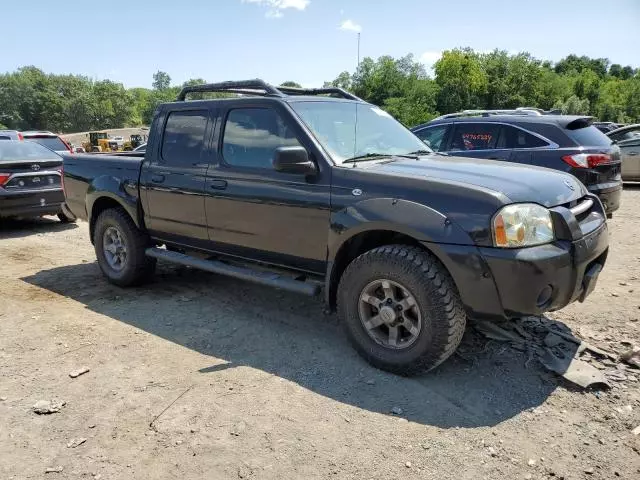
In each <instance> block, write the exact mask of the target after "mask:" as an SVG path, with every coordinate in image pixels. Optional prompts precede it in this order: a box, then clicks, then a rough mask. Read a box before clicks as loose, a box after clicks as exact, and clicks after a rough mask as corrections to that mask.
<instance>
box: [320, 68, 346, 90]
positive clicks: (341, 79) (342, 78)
mask: <svg viewBox="0 0 640 480" xmlns="http://www.w3.org/2000/svg"><path fill="white" fill-rule="evenodd" d="M351 78H352V77H351V74H350V73H349V72H342V73H341V74H340V75H338V76H337V77H336V79H335V80H333V81H332V82H324V86H325V87H338V88H342V89H344V90H351V87H352V81H351Z"/></svg>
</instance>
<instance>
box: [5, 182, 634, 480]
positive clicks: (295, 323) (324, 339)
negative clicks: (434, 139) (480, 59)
mask: <svg viewBox="0 0 640 480" xmlns="http://www.w3.org/2000/svg"><path fill="white" fill-rule="evenodd" d="M622 204H623V207H622V209H621V211H620V212H618V213H617V214H616V216H615V218H614V219H613V220H612V221H611V222H610V227H611V243H612V247H611V253H610V255H609V260H608V264H607V266H606V268H605V270H604V271H603V273H602V275H601V276H600V281H599V284H598V286H597V288H596V291H595V292H594V293H593V295H592V296H590V297H589V298H588V300H587V301H586V302H585V303H583V304H574V305H571V306H569V307H567V308H566V309H564V310H563V311H561V312H557V313H554V314H551V315H549V316H550V317H551V318H552V319H555V320H557V321H560V322H563V323H564V324H566V325H567V326H568V327H569V328H571V330H572V331H573V332H574V334H576V335H579V336H581V337H582V338H585V339H588V340H589V342H591V343H592V344H595V345H598V346H600V347H602V348H606V349H609V350H612V351H614V352H621V351H624V350H625V349H626V348H628V343H625V342H630V343H636V344H638V343H640V322H639V321H638V320H639V318H640V247H639V245H640V213H639V210H638V206H640V188H638V187H635V188H632V187H630V188H628V189H626V190H625V192H624V197H623V202H622ZM0 258H2V260H3V261H2V267H1V271H2V273H1V276H0V299H1V302H0V325H1V326H2V327H1V332H2V334H1V335H0V479H3V480H4V479H32V478H47V479H56V478H86V479H92V478H95V479H97V478H102V479H171V478H180V479H200V478H202V479H205V478H206V479H227V478H232V479H234V478H244V479H288V478H305V479H315V478H323V479H324V478H340V479H342V478H345V479H369V478H372V479H401V478H402V479H414V478H415V479H418V478H420V479H437V480H444V479H480V478H482V479H485V478H486V479H542V478H547V479H551V478H564V479H583V478H588V479H612V478H627V479H637V478H639V477H640V435H638V436H636V435H633V434H632V432H631V430H632V429H634V428H635V427H636V426H638V425H640V381H638V380H639V379H640V370H636V371H635V375H634V374H633V372H631V371H629V372H626V373H627V380H626V381H623V382H615V384H614V386H613V388H612V389H611V390H608V391H588V392H587V391H583V390H581V389H580V388H577V387H574V386H573V385H571V384H569V383H568V382H566V381H565V380H564V379H562V378H561V377H558V376H556V375H554V374H551V373H549V372H547V371H546V370H545V369H544V368H543V367H542V366H541V365H540V364H539V363H538V361H537V360H535V359H533V360H531V359H530V358H528V356H527V353H526V352H520V351H518V350H515V349H513V348H510V347H509V346H508V345H507V344H503V343H499V342H495V341H488V340H486V339H485V338H484V337H481V336H480V335H479V334H477V333H474V331H472V330H471V329H470V330H469V331H468V332H467V334H466V335H465V339H464V341H463V344H462V346H461V349H460V350H459V354H457V355H455V356H454V357H452V358H451V359H450V360H449V361H447V362H446V363H445V364H444V365H442V366H441V367H439V368H438V369H436V370H435V371H433V372H431V373H429V374H427V375H424V376H422V377H417V378H411V379H407V378H401V377H397V376H393V375H390V374H387V373H384V372H381V371H378V370H375V369H373V368H371V367H370V366H368V365H367V364H366V363H365V362H364V361H362V360H361V359H360V358H359V357H358V356H357V355H356V354H355V353H354V352H353V350H352V349H351V348H350V347H349V345H348V344H347V342H346V340H345V338H344V337H343V335H342V332H341V329H340V326H339V325H338V323H337V321H336V318H335V317H334V316H332V315H325V314H323V306H322V305H321V303H320V302H319V301H316V300H313V299H307V298H303V297H298V296H295V295H293V294H288V293H282V292H278V291H274V290H271V289H268V288H265V287H259V286H255V285H250V284H247V283H242V282H239V281H235V280H232V279H228V278H225V277H220V276H215V275H210V274H207V273H202V272H197V271H192V270H189V269H184V268H175V267H173V266H167V265H162V266H161V267H160V268H159V271H158V274H157V275H156V277H155V280H154V281H153V282H152V283H150V284H148V285H145V286H143V287H139V288H135V289H128V290H123V289H119V288H116V287H114V286H111V285H109V284H107V283H106V281H105V280H104V279H103V278H102V276H101V275H100V272H99V270H98V267H97V265H96V263H95V256H94V252H93V248H92V246H91V244H90V242H89V239H88V228H87V224H86V223H79V224H78V225H61V224H59V223H57V222H56V221H55V220H53V219H42V220H38V221H5V222H4V223H2V225H0ZM83 367H86V368H88V369H89V371H88V372H86V373H84V374H81V375H79V376H78V377H76V378H71V377H70V375H69V374H70V373H72V372H73V373H78V372H77V370H79V369H82V368H83ZM630 372H631V373H630ZM40 400H47V401H52V400H53V401H54V402H53V405H49V406H47V405H46V404H45V405H44V406H45V407H51V406H54V407H55V406H56V405H55V403H56V401H57V402H58V405H57V407H58V408H59V411H58V412H55V413H52V414H49V415H46V414H42V415H39V414H36V413H35V412H34V411H33V408H32V407H33V406H34V404H36V402H38V401H40ZM60 402H64V406H60ZM40 406H41V407H42V405H40ZM46 472H48V473H46Z"/></svg>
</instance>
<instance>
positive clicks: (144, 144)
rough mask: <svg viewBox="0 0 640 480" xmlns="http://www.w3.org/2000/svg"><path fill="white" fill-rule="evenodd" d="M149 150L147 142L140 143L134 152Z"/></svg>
mask: <svg viewBox="0 0 640 480" xmlns="http://www.w3.org/2000/svg"><path fill="white" fill-rule="evenodd" d="M146 150H147V144H146V143H143V144H142V145H138V146H137V147H136V148H134V149H133V151H134V152H141V153H144V152H145V151H146Z"/></svg>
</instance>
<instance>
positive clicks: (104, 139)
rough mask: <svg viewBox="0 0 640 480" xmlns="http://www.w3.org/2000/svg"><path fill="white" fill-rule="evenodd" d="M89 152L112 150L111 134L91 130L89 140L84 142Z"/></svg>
mask: <svg viewBox="0 0 640 480" xmlns="http://www.w3.org/2000/svg"><path fill="white" fill-rule="evenodd" d="M82 146H83V147H84V149H85V151H87V152H110V151H111V148H110V146H109V135H107V132H89V141H88V142H86V143H83V144H82Z"/></svg>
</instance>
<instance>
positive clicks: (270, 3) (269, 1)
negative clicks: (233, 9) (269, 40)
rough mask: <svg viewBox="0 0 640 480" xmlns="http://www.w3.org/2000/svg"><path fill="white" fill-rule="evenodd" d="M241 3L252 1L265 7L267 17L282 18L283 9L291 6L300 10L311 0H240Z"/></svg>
mask: <svg viewBox="0 0 640 480" xmlns="http://www.w3.org/2000/svg"><path fill="white" fill-rule="evenodd" d="M242 3H253V4H256V5H259V6H261V7H264V8H266V9H267V11H266V13H265V14H264V16H265V17H267V18H282V17H283V16H284V13H283V12H282V11H283V10H286V9H288V8H292V9H294V10H300V11H302V10H304V9H306V8H307V7H308V6H309V4H310V3H311V0H242Z"/></svg>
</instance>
